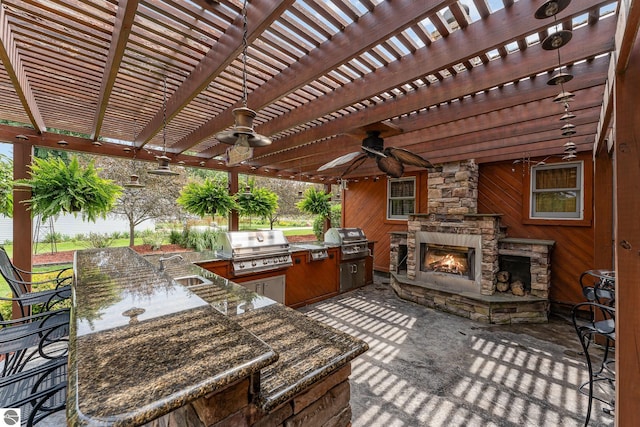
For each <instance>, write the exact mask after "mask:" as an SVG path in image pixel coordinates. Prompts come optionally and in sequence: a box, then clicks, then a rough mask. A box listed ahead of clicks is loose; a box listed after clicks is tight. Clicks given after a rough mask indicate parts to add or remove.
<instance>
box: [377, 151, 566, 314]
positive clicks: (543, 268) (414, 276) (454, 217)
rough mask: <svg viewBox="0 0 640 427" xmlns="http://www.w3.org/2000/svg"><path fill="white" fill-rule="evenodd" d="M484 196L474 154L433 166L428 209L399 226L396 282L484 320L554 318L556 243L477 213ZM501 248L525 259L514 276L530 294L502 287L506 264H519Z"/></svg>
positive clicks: (405, 294)
mask: <svg viewBox="0 0 640 427" xmlns="http://www.w3.org/2000/svg"><path fill="white" fill-rule="evenodd" d="M477 195H478V166H477V165H476V164H475V162H474V161H473V160H468V161H462V162H454V163H447V164H444V165H442V166H441V167H438V168H437V169H436V170H435V171H430V173H429V178H428V196H429V201H428V212H427V213H426V214H414V215H411V216H410V217H409V220H408V222H407V232H406V233H391V266H390V267H391V268H390V271H391V276H392V280H391V285H392V287H393V288H394V290H395V291H396V293H397V294H398V295H399V296H400V297H402V298H405V299H409V300H412V301H415V302H418V303H421V304H424V305H427V306H430V307H434V308H438V309H441V310H444V311H448V312H452V313H455V314H459V315H462V316H465V317H469V318H471V319H474V320H479V321H483V322H488V323H516V322H544V321H546V320H547V312H548V308H549V302H548V288H549V284H550V280H549V279H550V249H551V247H552V246H553V244H554V242H551V241H540V240H531V239H513V238H507V237H506V233H505V230H504V229H503V227H502V226H501V224H500V217H501V215H497V214H478V213H477ZM401 253H402V254H405V256H406V259H399V258H398V254H401ZM501 255H502V256H510V257H511V258H513V256H514V255H517V256H518V257H520V258H524V259H525V261H524V262H523V263H521V264H520V265H519V266H518V271H517V273H516V274H515V275H514V277H518V278H524V282H525V283H527V286H528V288H527V289H526V290H525V291H526V292H525V294H524V295H522V296H516V295H514V294H513V293H511V292H508V293H507V292H499V291H497V290H496V275H497V273H498V272H499V271H500V267H501V264H502V265H503V266H504V265H511V264H509V262H506V263H505V262H504V261H503V262H502V263H501V258H500V257H501ZM507 261H509V260H507ZM525 263H526V265H527V266H529V267H526V268H524V267H522V265H525ZM401 264H402V267H401ZM514 265H515V264H514ZM527 268H528V271H526V270H527ZM404 271H406V273H405V272H404Z"/></svg>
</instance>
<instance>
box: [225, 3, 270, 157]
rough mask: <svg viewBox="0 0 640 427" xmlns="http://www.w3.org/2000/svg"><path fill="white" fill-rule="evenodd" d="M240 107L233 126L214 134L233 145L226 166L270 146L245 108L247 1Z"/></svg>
mask: <svg viewBox="0 0 640 427" xmlns="http://www.w3.org/2000/svg"><path fill="white" fill-rule="evenodd" d="M242 27H243V33H242V107H240V108H236V109H234V110H233V118H234V125H233V128H232V129H230V130H225V131H222V132H219V133H218V134H216V139H217V140H218V141H220V142H222V143H225V144H230V145H233V147H230V148H228V149H227V156H226V157H227V164H237V163H240V162H241V161H243V160H246V159H249V158H251V157H252V156H253V147H264V146H267V145H269V144H271V139H270V138H268V137H266V136H263V135H259V134H257V133H255V132H254V130H253V119H254V118H255V117H256V115H257V114H256V112H255V111H253V110H252V109H250V108H248V107H247V32H248V31H247V0H244V3H243V5H242Z"/></svg>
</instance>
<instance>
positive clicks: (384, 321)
mask: <svg viewBox="0 0 640 427" xmlns="http://www.w3.org/2000/svg"><path fill="white" fill-rule="evenodd" d="M301 311H303V312H305V313H306V314H307V315H309V316H311V317H313V318H315V319H317V320H319V321H321V322H324V323H326V324H328V325H331V326H333V327H336V328H338V329H341V330H343V331H345V332H348V333H350V334H352V335H355V336H357V337H359V338H361V339H363V340H365V341H367V342H368V343H369V346H370V350H369V351H368V352H366V353H365V354H363V355H361V356H360V357H358V358H357V359H356V360H354V361H353V363H352V375H351V406H352V412H353V414H352V423H353V426H354V427H375V426H384V427H399V426H403V427H405V426H407V427H422V426H447V427H448V426H581V425H584V420H585V414H586V407H587V401H588V398H587V397H586V396H584V395H582V394H580V393H579V392H578V391H577V388H578V385H579V384H581V383H582V382H584V381H586V378H587V375H586V372H587V368H586V364H585V363H584V361H583V356H582V355H581V354H579V353H578V352H579V351H580V350H581V348H580V344H579V341H578V339H577V337H576V334H575V330H574V329H573V325H572V324H571V323H570V321H568V320H566V319H560V318H555V317H554V318H553V319H552V320H551V321H550V322H549V323H548V324H532V325H514V326H511V325H502V326H497V325H486V324H482V323H477V322H473V321H471V320H468V319H465V318H461V317H458V316H454V315H451V314H447V313H443V312H439V311H435V310H432V309H429V308H427V307H423V306H420V305H417V304H414V303H412V302H408V301H404V300H401V299H400V298H398V297H397V296H396V295H395V293H394V292H393V290H391V288H390V287H389V286H388V285H386V284H385V283H376V284H373V285H369V286H366V287H363V288H360V289H357V290H355V291H352V292H349V293H345V294H342V295H339V296H337V297H334V298H332V299H329V300H325V301H322V302H319V303H316V304H314V305H310V306H307V307H304V308H302V309H301ZM613 424H614V422H613V417H612V416H610V415H607V414H605V413H604V412H603V411H602V405H600V404H599V403H598V402H595V401H594V407H593V410H592V415H591V421H590V423H589V425H590V426H611V425H613Z"/></svg>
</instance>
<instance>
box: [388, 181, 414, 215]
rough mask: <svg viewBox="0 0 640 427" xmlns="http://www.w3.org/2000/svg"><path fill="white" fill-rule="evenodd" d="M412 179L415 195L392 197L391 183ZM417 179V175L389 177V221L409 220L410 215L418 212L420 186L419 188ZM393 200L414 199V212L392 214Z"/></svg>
mask: <svg viewBox="0 0 640 427" xmlns="http://www.w3.org/2000/svg"><path fill="white" fill-rule="evenodd" d="M406 181H411V182H412V183H413V196H412V197H391V185H392V184H393V183H397V182H406ZM417 185H418V184H417V180H416V177H415V176H406V177H402V178H389V179H387V197H386V199H387V213H386V220H387V221H407V220H409V216H410V215H413V214H415V213H416V209H417V205H418V188H417ZM392 200H413V212H410V213H407V214H406V215H392V213H391V201H392Z"/></svg>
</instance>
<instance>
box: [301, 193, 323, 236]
mask: <svg viewBox="0 0 640 427" xmlns="http://www.w3.org/2000/svg"><path fill="white" fill-rule="evenodd" d="M296 206H297V208H298V209H300V210H301V211H302V212H305V213H308V214H312V215H317V216H318V218H321V220H322V221H323V222H324V223H326V221H325V220H326V219H327V218H328V217H329V215H330V214H331V194H330V193H325V192H324V191H322V190H318V189H317V188H315V187H309V188H308V189H307V190H306V191H305V192H304V195H303V196H302V200H300V201H299V202H298V203H296ZM324 228H325V226H323V230H322V231H321V232H320V233H318V232H316V230H315V229H314V233H315V234H316V237H317V238H318V239H321V238H322V232H324V231H326V230H324Z"/></svg>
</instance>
